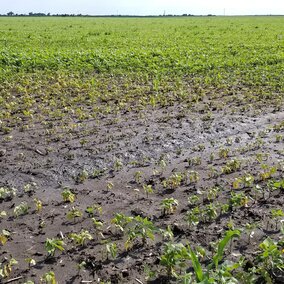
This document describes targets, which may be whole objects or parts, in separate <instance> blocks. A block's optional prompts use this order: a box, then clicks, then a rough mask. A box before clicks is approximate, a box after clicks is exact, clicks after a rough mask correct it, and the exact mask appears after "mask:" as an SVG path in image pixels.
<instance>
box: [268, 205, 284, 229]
mask: <svg viewBox="0 0 284 284" xmlns="http://www.w3.org/2000/svg"><path fill="white" fill-rule="evenodd" d="M271 217H272V219H274V220H275V228H276V230H277V229H278V220H279V218H283V217H284V212H283V210H282V209H271Z"/></svg>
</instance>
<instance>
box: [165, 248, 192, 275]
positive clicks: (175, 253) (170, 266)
mask: <svg viewBox="0 0 284 284" xmlns="http://www.w3.org/2000/svg"><path fill="white" fill-rule="evenodd" d="M189 259H190V256H189V253H188V250H187V248H186V247H185V246H184V245H183V244H181V243H178V244H172V243H167V244H166V245H165V247H164V250H163V254H162V255H161V257H160V263H161V265H163V266H165V267H166V269H167V276H168V278H170V277H171V276H172V275H173V276H176V273H175V268H176V267H181V266H183V265H184V262H185V261H186V260H189Z"/></svg>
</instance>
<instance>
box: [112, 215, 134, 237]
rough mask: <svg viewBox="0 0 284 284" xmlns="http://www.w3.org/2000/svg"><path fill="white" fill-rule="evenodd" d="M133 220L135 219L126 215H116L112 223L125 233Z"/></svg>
mask: <svg viewBox="0 0 284 284" xmlns="http://www.w3.org/2000/svg"><path fill="white" fill-rule="evenodd" d="M132 220H133V217H129V216H126V215H124V214H119V213H116V214H115V217H114V218H113V219H112V220H111V223H112V224H114V225H115V227H116V228H118V229H119V230H120V231H121V232H124V230H125V228H126V226H127V225H128V224H129V223H130V222H131V221H132Z"/></svg>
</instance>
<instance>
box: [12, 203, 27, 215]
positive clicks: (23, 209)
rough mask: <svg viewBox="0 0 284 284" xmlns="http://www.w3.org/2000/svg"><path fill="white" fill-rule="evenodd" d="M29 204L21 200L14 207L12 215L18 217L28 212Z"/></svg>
mask: <svg viewBox="0 0 284 284" xmlns="http://www.w3.org/2000/svg"><path fill="white" fill-rule="evenodd" d="M28 211H29V206H28V204H27V203H26V202H21V203H20V204H19V205H18V206H16V207H15V208H14V215H15V216H16V217H19V216H21V215H26V214H28Z"/></svg>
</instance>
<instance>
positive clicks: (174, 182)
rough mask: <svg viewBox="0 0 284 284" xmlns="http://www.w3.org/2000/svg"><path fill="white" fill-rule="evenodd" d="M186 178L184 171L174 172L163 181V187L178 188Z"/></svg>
mask: <svg viewBox="0 0 284 284" xmlns="http://www.w3.org/2000/svg"><path fill="white" fill-rule="evenodd" d="M183 179H184V175H183V174H182V173H174V174H172V175H171V176H170V177H169V178H168V179H165V180H164V181H163V187H164V188H168V189H173V190H174V189H177V188H178V187H179V186H180V185H181V183H182V181H183Z"/></svg>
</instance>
